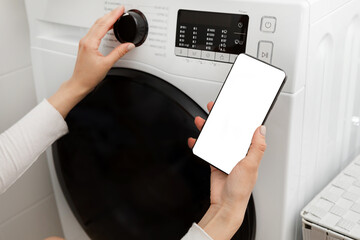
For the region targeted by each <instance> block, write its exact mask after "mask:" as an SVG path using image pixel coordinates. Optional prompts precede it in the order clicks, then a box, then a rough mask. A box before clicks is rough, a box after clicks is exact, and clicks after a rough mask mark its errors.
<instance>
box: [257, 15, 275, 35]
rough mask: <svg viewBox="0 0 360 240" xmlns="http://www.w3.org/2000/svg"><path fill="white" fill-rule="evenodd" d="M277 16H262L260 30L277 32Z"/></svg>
mask: <svg viewBox="0 0 360 240" xmlns="http://www.w3.org/2000/svg"><path fill="white" fill-rule="evenodd" d="M275 28H276V18H275V17H262V19H261V27H260V30H261V31H263V32H270V33H273V32H275Z"/></svg>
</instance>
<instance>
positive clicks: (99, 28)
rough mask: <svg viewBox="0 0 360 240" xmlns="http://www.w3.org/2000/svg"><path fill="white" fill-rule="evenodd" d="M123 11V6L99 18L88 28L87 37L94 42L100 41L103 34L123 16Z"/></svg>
mask: <svg viewBox="0 0 360 240" xmlns="http://www.w3.org/2000/svg"><path fill="white" fill-rule="evenodd" d="M124 11H125V8H124V6H120V7H118V8H115V9H114V10H112V11H111V12H109V13H107V14H106V15H104V16H103V17H102V18H99V19H98V20H97V21H96V22H95V24H94V25H93V26H92V27H91V28H90V30H89V33H88V37H89V38H91V39H93V40H95V41H99V40H101V39H102V38H103V37H104V36H105V34H106V33H107V32H108V31H109V30H110V29H112V27H113V26H114V23H115V22H116V21H117V20H118V19H119V17H121V15H123V14H124Z"/></svg>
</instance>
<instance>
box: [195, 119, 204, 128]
mask: <svg viewBox="0 0 360 240" xmlns="http://www.w3.org/2000/svg"><path fill="white" fill-rule="evenodd" d="M194 122H195V126H196V127H197V129H199V130H201V129H202V127H203V126H204V124H205V120H204V119H202V118H201V117H196V118H195V120H194Z"/></svg>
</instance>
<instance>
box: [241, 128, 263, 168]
mask: <svg viewBox="0 0 360 240" xmlns="http://www.w3.org/2000/svg"><path fill="white" fill-rule="evenodd" d="M265 135H266V127H265V126H260V127H258V128H257V129H256V131H255V133H254V136H253V138H252V141H251V146H250V149H249V152H248V154H247V156H246V158H247V159H248V161H252V162H254V163H257V164H260V161H261V159H262V157H263V155H264V152H265V150H266V142H265Z"/></svg>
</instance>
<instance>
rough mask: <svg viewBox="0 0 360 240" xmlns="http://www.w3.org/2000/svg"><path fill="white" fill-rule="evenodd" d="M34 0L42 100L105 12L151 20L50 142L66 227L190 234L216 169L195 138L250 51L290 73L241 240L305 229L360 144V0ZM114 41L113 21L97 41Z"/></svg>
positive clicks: (86, 231)
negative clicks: (309, 212) (306, 209)
mask: <svg viewBox="0 0 360 240" xmlns="http://www.w3.org/2000/svg"><path fill="white" fill-rule="evenodd" d="M25 3H26V9H27V14H28V19H29V25H30V35H31V36H30V39H31V55H32V63H33V70H34V79H35V86H36V91H37V98H38V100H39V101H41V100H42V99H43V98H47V97H49V96H51V95H52V94H53V93H54V92H55V91H56V90H57V88H58V87H59V86H60V85H61V83H62V82H64V81H66V80H67V79H69V78H70V77H71V75H72V71H73V69H74V65H75V61H76V55H77V49H78V42H79V40H80V39H81V38H82V37H83V36H84V35H85V34H86V33H87V31H88V30H89V28H90V27H91V26H92V24H93V23H94V22H95V20H96V19H97V18H99V17H101V16H103V15H104V14H105V13H107V12H109V11H111V10H112V9H114V8H115V7H117V6H119V5H120V4H121V5H125V8H126V10H129V9H138V10H140V11H141V12H142V13H143V14H144V16H145V17H146V19H147V22H148V25H149V30H148V36H147V39H146V41H145V42H144V43H143V45H141V46H139V47H138V48H136V49H134V50H133V51H131V52H130V53H128V54H127V55H126V56H125V57H123V58H122V59H121V60H119V61H118V62H117V63H116V64H115V65H114V66H113V68H112V69H111V70H110V71H109V73H108V74H107V76H106V78H105V80H104V81H103V82H102V83H101V84H99V86H97V87H96V88H95V89H94V91H93V92H92V93H90V94H89V95H88V96H87V97H86V98H85V99H84V100H83V101H82V102H80V103H79V104H78V105H77V106H76V107H75V108H74V109H73V110H72V111H71V112H70V113H69V115H68V117H67V118H66V121H67V123H68V125H69V130H70V132H69V134H68V135H66V136H64V137H63V138H61V139H59V140H58V141H57V142H56V143H55V144H54V145H53V147H52V149H49V150H48V151H47V157H48V161H49V166H50V172H51V177H52V182H53V187H54V192H55V196H56V202H57V207H58V210H59V215H60V219H61V223H62V227H63V230H64V234H65V237H66V239H68V240H72V239H83V240H85V239H155V238H156V239H180V238H181V236H183V235H184V234H185V233H186V231H187V230H188V228H189V227H190V226H191V224H192V222H197V221H199V219H200V218H201V216H202V215H203V214H204V212H205V211H206V209H207V208H208V206H209V174H210V172H209V166H208V165H207V164H205V163H204V162H203V161H201V160H199V159H197V158H195V157H194V156H193V155H192V154H191V151H190V149H188V147H187V138H188V137H190V136H192V137H196V136H197V134H198V131H197V130H196V129H195V127H194V124H193V119H194V117H195V116H202V117H204V118H206V115H207V111H206V104H207V103H208V102H209V101H212V100H214V99H215V98H216V96H217V94H218V92H219V90H220V88H221V86H222V83H223V82H224V80H225V78H226V76H227V74H228V72H229V70H230V69H231V66H232V63H233V62H234V60H235V59H236V56H237V55H238V54H239V53H242V52H245V53H247V54H249V55H251V56H254V57H257V58H259V59H260V60H263V61H265V62H268V63H270V64H273V65H275V66H277V67H279V68H281V69H283V70H285V71H286V73H287V76H288V81H287V83H286V85H285V86H284V88H283V89H282V92H281V94H280V96H279V98H278V101H277V104H276V105H275V107H274V109H273V110H272V112H271V114H270V116H269V118H268V121H267V123H266V125H267V130H268V133H267V144H268V148H267V151H266V153H265V156H264V158H263V160H262V163H261V166H260V169H259V177H258V181H257V184H256V186H255V189H254V192H253V195H252V198H251V200H250V202H249V206H248V209H247V212H246V216H245V219H244V223H243V226H242V228H241V229H240V230H239V231H238V232H237V234H236V235H235V236H234V239H242V240H245V239H251V240H252V239H256V240H265V239H271V240H289V239H301V219H300V216H299V213H300V210H301V209H302V207H303V206H305V204H306V203H307V201H309V200H310V199H311V198H312V197H313V196H314V195H315V194H316V192H317V191H319V190H320V189H321V188H322V187H323V186H325V185H326V183H327V182H328V181H329V180H330V179H331V178H332V177H333V176H334V175H336V173H337V172H339V171H340V169H341V168H342V167H344V166H346V164H347V163H348V161H349V160H351V159H352V157H353V156H355V155H357V154H359V151H360V141H359V139H360V138H359V136H360V131H359V127H358V126H359V125H360V124H359V122H360V121H359V119H360V117H359V116H360V111H359V109H360V106H359V104H360V101H359V100H360V99H359V98H360V97H359V96H360V94H359V93H360V81H359V80H360V74H359V70H358V69H359V65H360V64H359V59H360V48H359V46H360V31H359V30H360V13H359V12H360V1H358V0H337V1H328V0H316V1H315V0H251V1H250V0H221V1H215V0H207V1H205V0H197V1H190V0H184V1H174V0H166V1H165V0H154V1H151V2H149V1H145V0H127V1H118V0H111V1H110V0H94V1H86V0H62V1H56V0H31V1H30V0H25ZM118 44H119V42H118V41H117V39H116V38H115V36H114V33H113V32H112V31H109V33H108V34H107V35H106V36H105V38H104V39H103V40H102V43H101V48H100V50H101V52H102V53H103V54H107V53H109V52H110V51H111V50H112V49H114V47H116V46H117V45H118ZM259 87H261V86H259ZM314 182H316V183H317V184H316V185H314V184H313V183H314Z"/></svg>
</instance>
